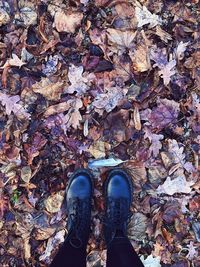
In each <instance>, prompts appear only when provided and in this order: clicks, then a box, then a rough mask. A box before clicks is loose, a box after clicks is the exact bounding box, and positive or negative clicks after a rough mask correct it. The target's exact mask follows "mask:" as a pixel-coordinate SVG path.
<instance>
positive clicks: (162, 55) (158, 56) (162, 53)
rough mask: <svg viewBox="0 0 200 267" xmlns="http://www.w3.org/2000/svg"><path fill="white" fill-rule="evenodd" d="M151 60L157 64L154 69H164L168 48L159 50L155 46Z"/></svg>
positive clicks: (152, 49)
mask: <svg viewBox="0 0 200 267" xmlns="http://www.w3.org/2000/svg"><path fill="white" fill-rule="evenodd" d="M150 59H151V60H153V61H154V62H155V64H154V65H153V67H154V68H155V67H158V68H159V69H162V68H164V67H165V66H166V65H167V63H168V60H167V51H166V48H162V49H161V48H158V47H157V46H153V47H151V49H150Z"/></svg>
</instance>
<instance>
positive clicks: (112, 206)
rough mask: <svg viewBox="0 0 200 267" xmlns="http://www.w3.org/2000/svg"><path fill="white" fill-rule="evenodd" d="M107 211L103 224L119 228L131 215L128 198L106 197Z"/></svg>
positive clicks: (121, 227)
mask: <svg viewBox="0 0 200 267" xmlns="http://www.w3.org/2000/svg"><path fill="white" fill-rule="evenodd" d="M107 205H108V211H107V216H106V217H107V218H106V219H105V220H104V224H105V225H107V226H110V227H112V228H113V229H115V230H121V229H123V227H124V223H126V222H127V220H128V219H130V217H131V216H132V214H131V213H130V212H127V209H129V205H128V200H127V199H125V198H120V199H117V200H115V199H112V198H109V199H108V204H107Z"/></svg>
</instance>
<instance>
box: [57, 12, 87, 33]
mask: <svg viewBox="0 0 200 267" xmlns="http://www.w3.org/2000/svg"><path fill="white" fill-rule="evenodd" d="M82 18H83V14H82V13H80V12H76V13H71V14H70V13H69V12H68V13H66V14H65V13H64V12H60V11H57V12H56V13H55V17H54V26H55V27H56V30H57V31H58V32H71V33H74V32H75V30H76V28H77V27H78V26H79V25H80V24H81V20H82Z"/></svg>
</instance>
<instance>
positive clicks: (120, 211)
mask: <svg viewBox="0 0 200 267" xmlns="http://www.w3.org/2000/svg"><path fill="white" fill-rule="evenodd" d="M104 195H105V206H106V207H105V208H106V210H105V219H104V236H105V241H106V244H107V246H109V244H110V242H111V241H112V240H113V239H114V238H115V237H119V238H123V237H127V223H128V219H129V218H130V216H131V214H130V206H131V202H132V195H133V184H132V180H131V177H130V176H129V175H128V174H127V173H126V172H125V171H124V170H122V169H114V170H113V171H111V172H110V174H109V175H108V177H107V179H106V181H105V184H104Z"/></svg>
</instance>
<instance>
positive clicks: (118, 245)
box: [107, 238, 144, 267]
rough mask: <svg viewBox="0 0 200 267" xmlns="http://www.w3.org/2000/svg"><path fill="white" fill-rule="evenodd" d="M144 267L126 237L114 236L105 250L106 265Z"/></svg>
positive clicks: (110, 266)
mask: <svg viewBox="0 0 200 267" xmlns="http://www.w3.org/2000/svg"><path fill="white" fill-rule="evenodd" d="M113 266H115V267H144V265H143V263H142V262H141V260H140V258H139V257H138V255H137V253H136V252H135V250H134V248H133V247H132V245H131V243H130V241H129V240H128V238H122V239H119V238H114V239H113V241H112V242H111V243H110V245H109V247H108V250H107V267H113Z"/></svg>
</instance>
